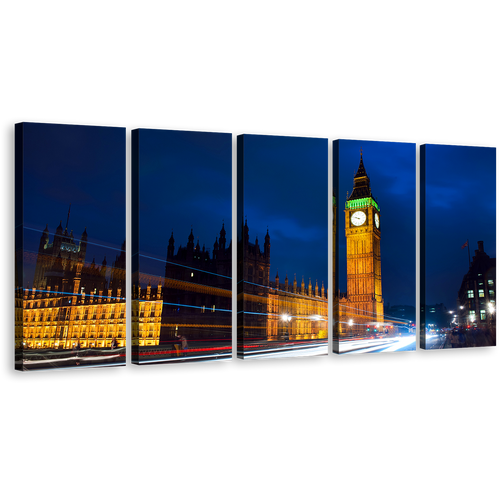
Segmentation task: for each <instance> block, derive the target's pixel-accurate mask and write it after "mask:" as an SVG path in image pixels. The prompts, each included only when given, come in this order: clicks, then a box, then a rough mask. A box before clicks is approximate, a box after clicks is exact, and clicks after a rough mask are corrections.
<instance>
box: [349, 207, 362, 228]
mask: <svg viewBox="0 0 500 500" xmlns="http://www.w3.org/2000/svg"><path fill="white" fill-rule="evenodd" d="M365 221H366V214H365V213H364V212H361V210H358V211H357V212H354V213H353V214H352V215H351V223H352V225H353V226H361V225H363V224H364V223H365Z"/></svg>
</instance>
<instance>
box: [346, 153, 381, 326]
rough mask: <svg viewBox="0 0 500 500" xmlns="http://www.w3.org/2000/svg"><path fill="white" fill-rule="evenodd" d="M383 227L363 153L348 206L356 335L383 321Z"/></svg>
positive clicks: (350, 314) (350, 313)
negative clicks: (381, 248) (381, 260)
mask: <svg viewBox="0 0 500 500" xmlns="http://www.w3.org/2000/svg"><path fill="white" fill-rule="evenodd" d="M380 225H381V219H380V208H379V206H378V204H377V202H376V201H375V199H374V197H373V195H372V192H371V188H370V179H369V177H368V175H367V173H366V170H365V166H364V164H363V151H362V150H361V158H360V161H359V167H358V171H357V172H356V175H355V176H354V186H353V190H352V193H351V195H350V196H349V197H348V199H347V201H346V204H345V233H346V247H347V306H348V307H347V309H346V311H345V321H347V322H349V321H350V320H352V333H353V334H363V333H365V332H366V325H367V324H372V325H373V324H376V323H379V324H380V323H383V321H384V302H383V299H382V272H381V264H380V234H381V233H380ZM380 327H381V326H380Z"/></svg>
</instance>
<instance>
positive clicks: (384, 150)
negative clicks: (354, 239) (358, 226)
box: [337, 140, 416, 306]
mask: <svg viewBox="0 0 500 500" xmlns="http://www.w3.org/2000/svg"><path fill="white" fill-rule="evenodd" d="M360 148H363V163H364V166H365V169H366V173H367V174H368V177H369V178H370V187H371V190H372V194H373V196H374V198H375V200H376V201H377V203H378V205H379V207H380V227H381V240H380V252H381V261H382V297H383V299H384V304H385V306H395V305H413V306H415V272H416V266H415V255H416V253H415V242H416V238H415V224H416V222H415V219H416V206H415V196H416V177H415V176H416V172H415V161H416V146H415V144H412V143H395V142H376V141H350V140H341V141H340V148H339V161H340V165H339V194H338V202H337V206H338V209H337V210H338V211H337V215H338V219H337V220H338V223H339V226H338V235H339V287H340V291H341V292H345V291H346V290H347V264H346V239H345V213H344V208H345V201H346V195H347V192H349V194H350V193H351V192H352V189H353V180H354V175H355V173H356V171H357V169H358V166H359V160H360Z"/></svg>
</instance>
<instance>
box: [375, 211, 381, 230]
mask: <svg viewBox="0 0 500 500" xmlns="http://www.w3.org/2000/svg"><path fill="white" fill-rule="evenodd" d="M379 226H380V218H379V216H378V214H375V227H376V228H377V229H378V228H379Z"/></svg>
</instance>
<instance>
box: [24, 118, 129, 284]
mask: <svg viewBox="0 0 500 500" xmlns="http://www.w3.org/2000/svg"><path fill="white" fill-rule="evenodd" d="M23 168H24V178H23V180H24V186H23V204H24V227H25V228H27V229H25V230H24V235H25V241H24V246H25V250H27V251H37V250H38V243H39V241H40V237H41V234H42V233H41V232H42V231H43V230H44V229H45V225H46V224H48V226H49V232H50V233H51V234H50V241H52V239H53V234H54V233H55V230H56V228H57V226H58V225H59V221H61V220H62V226H63V228H64V227H65V226H66V220H67V215H68V208H69V205H70V204H71V214H70V218H69V224H68V232H69V231H71V230H73V233H74V237H75V239H76V240H77V241H79V240H80V237H81V235H82V232H83V231H84V229H85V227H87V233H88V242H89V244H88V250H87V255H86V260H87V261H89V262H91V261H92V258H93V257H95V258H96V263H98V264H100V263H101V262H102V259H103V258H104V256H106V258H107V261H108V264H112V262H114V259H115V257H116V256H117V255H118V254H119V253H120V248H121V245H122V243H123V241H124V240H125V215H126V212H125V200H126V193H125V175H126V173H125V129H124V128H115V127H91V126H78V125H53V124H41V123H26V124H24V166H23ZM33 272H34V267H33V266H30V265H26V266H25V279H24V281H25V285H26V283H27V282H28V281H29V282H30V283H32V282H33V276H32V273H33Z"/></svg>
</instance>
